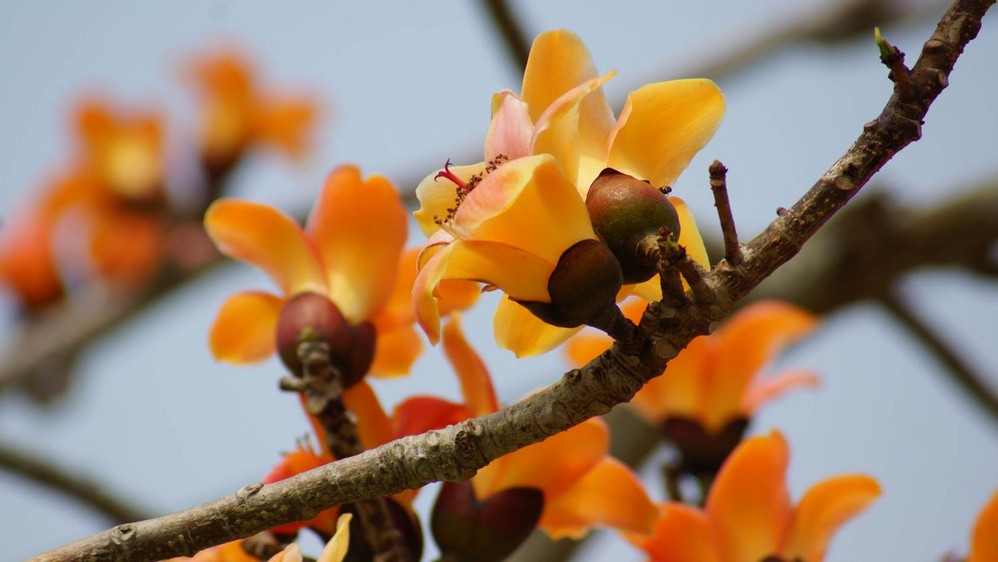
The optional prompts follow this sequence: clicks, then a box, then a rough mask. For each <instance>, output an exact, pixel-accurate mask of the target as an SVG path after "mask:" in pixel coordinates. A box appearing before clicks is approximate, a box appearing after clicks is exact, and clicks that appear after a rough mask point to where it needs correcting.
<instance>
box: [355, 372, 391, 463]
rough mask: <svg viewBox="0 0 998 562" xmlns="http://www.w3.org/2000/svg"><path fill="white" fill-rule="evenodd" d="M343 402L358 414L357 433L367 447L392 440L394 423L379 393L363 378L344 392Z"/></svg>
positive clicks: (371, 447) (373, 446)
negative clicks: (380, 399) (382, 405)
mask: <svg viewBox="0 0 998 562" xmlns="http://www.w3.org/2000/svg"><path fill="white" fill-rule="evenodd" d="M343 404H344V405H345V406H346V407H347V409H348V410H350V411H351V412H353V413H354V415H355V416H357V433H358V434H359V435H360V442H361V444H362V445H363V446H364V448H365V449H373V448H375V447H378V446H380V445H384V444H385V443H388V442H389V441H391V440H392V424H391V421H389V419H388V416H387V415H386V414H385V409H384V408H382V407H381V402H379V401H378V397H377V395H375V394H374V390H372V389H371V386H370V385H369V384H367V382H365V381H363V380H361V381H360V382H358V383H357V384H355V385H353V386H351V387H350V388H348V389H346V390H345V391H344V392H343Z"/></svg>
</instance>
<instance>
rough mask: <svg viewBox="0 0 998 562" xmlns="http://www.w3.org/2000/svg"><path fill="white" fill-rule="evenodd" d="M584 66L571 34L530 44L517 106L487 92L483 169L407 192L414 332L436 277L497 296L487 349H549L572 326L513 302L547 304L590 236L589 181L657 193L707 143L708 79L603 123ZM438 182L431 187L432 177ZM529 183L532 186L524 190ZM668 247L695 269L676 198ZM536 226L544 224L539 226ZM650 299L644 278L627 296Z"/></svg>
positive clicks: (691, 230)
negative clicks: (414, 236)
mask: <svg viewBox="0 0 998 562" xmlns="http://www.w3.org/2000/svg"><path fill="white" fill-rule="evenodd" d="M612 77H613V73H610V74H606V75H603V76H599V75H598V74H597V72H596V67H595V65H594V64H593V61H592V57H591V56H590V54H589V51H588V50H587V49H586V47H585V45H584V44H583V43H582V41H581V40H580V39H579V38H578V37H577V36H576V35H574V34H573V33H571V32H568V31H564V30H558V31H550V32H545V33H542V34H540V35H539V36H538V37H537V39H536V40H535V41H534V44H533V47H532V48H531V51H530V57H529V60H528V62H527V68H526V70H525V72H524V78H523V87H522V96H517V95H515V94H513V93H512V92H510V91H503V92H499V93H497V94H495V95H494V96H493V100H492V124H491V126H490V128H489V132H488V135H487V136H486V139H485V161H484V162H481V163H479V164H474V165H470V166H455V167H453V168H450V167H447V168H445V169H444V170H443V171H441V172H439V173H434V174H431V175H430V176H427V178H426V179H424V180H423V181H422V182H421V183H420V184H419V186H418V187H417V191H416V193H417V196H418V197H419V200H420V204H421V207H420V209H419V210H418V211H417V212H416V213H415V217H416V219H417V220H418V221H419V223H420V226H421V227H422V228H423V231H424V232H425V233H426V234H427V235H428V236H430V237H431V240H430V242H431V244H433V245H445V244H446V247H443V248H438V249H436V250H435V251H434V253H432V254H428V255H427V257H426V259H424V260H423V263H421V265H422V266H423V268H424V270H425V273H421V274H420V280H418V281H417V293H416V294H415V299H416V306H417V309H418V311H419V317H420V324H421V325H422V327H423V328H424V330H425V331H426V332H427V333H428V334H429V335H430V339H431V340H434V341H435V339H436V336H437V332H438V330H439V328H438V315H437V314H436V313H435V311H434V308H433V289H434V287H435V284H436V283H437V282H439V281H440V280H442V279H452V278H465V279H476V280H479V281H485V282H487V283H490V284H492V285H494V286H496V287H498V288H499V289H501V290H503V291H504V292H505V293H506V298H504V299H503V301H502V302H501V304H500V306H499V309H498V311H497V314H496V319H495V334H496V339H497V341H498V342H499V344H500V345H501V346H503V347H505V348H507V349H511V350H513V351H514V352H515V353H516V354H517V355H520V356H522V355H534V354H538V353H543V352H545V351H547V350H550V349H552V348H553V347H555V346H556V345H558V344H559V343H561V342H563V341H564V340H565V339H566V338H568V337H569V336H570V335H571V334H573V333H575V331H576V330H577V328H558V327H554V326H551V325H548V324H545V323H544V322H542V321H541V320H540V319H538V318H537V317H535V316H534V315H533V314H531V313H530V312H529V311H528V310H527V309H525V308H524V307H522V306H520V305H518V304H516V303H515V302H513V300H521V301H528V300H533V301H539V302H551V300H550V299H551V296H550V295H549V294H548V286H547V285H548V278H549V276H550V274H551V272H552V271H553V270H554V267H555V265H556V264H557V263H558V258H559V256H560V255H561V252H562V251H564V250H565V249H567V248H568V247H569V246H571V245H572V244H574V243H575V242H578V241H580V240H585V239H590V238H595V234H594V233H593V231H592V226H591V224H590V223H589V220H588V215H587V214H586V213H585V206H584V204H583V201H584V200H585V198H586V194H587V193H588V190H589V187H590V185H591V184H592V182H593V180H594V179H595V178H596V177H597V175H598V174H599V173H600V171H602V170H603V169H604V168H606V167H612V168H615V169H617V170H619V171H621V172H623V173H626V174H629V175H631V176H633V177H635V178H638V179H639V180H647V181H649V182H650V183H651V185H650V186H649V189H651V188H653V187H659V186H668V185H671V184H672V182H673V181H674V180H675V179H676V177H677V176H678V175H679V173H680V172H681V171H682V170H683V169H684V168H685V167H686V165H687V164H688V163H689V161H690V160H691V159H692V158H693V156H694V155H695V154H696V152H697V151H699V150H700V149H701V148H702V147H703V146H704V145H705V144H706V143H707V141H708V140H709V139H710V138H711V136H712V135H713V133H714V131H715V129H716V128H717V126H718V124H719V123H720V120H721V117H722V116H723V114H724V99H723V97H722V95H721V92H720V91H719V90H718V88H717V86H715V85H714V83H713V82H711V81H709V80H676V81H671V82H659V83H655V84H647V85H645V86H643V87H641V88H639V89H637V90H635V91H634V92H631V94H630V96H628V99H627V102H626V104H625V106H624V109H623V111H622V112H621V114H620V117H619V118H618V119H617V120H616V121H614V118H613V112H612V110H611V109H610V107H609V105H608V104H607V102H606V98H605V96H604V94H603V90H602V84H603V83H604V82H606V81H607V80H609V79H610V78H612ZM441 175H442V176H443V177H445V178H447V179H449V180H451V181H450V182H438V181H437V178H438V176H441ZM535 184H538V185H535ZM672 201H673V203H674V204H675V206H676V210H677V211H678V213H679V218H680V222H681V226H682V228H681V234H680V239H679V242H680V243H681V244H683V245H684V246H685V247H686V248H687V250H688V251H689V252H690V254H691V255H692V256H693V257H694V259H697V260H698V261H700V262H701V263H703V264H706V263H707V261H706V251H705V250H704V248H703V242H702V240H701V239H700V235H699V233H698V231H697V229H696V224H695V222H694V221H693V218H692V215H691V214H690V213H689V211H688V210H687V208H686V206H685V205H684V204H683V203H682V201H680V200H679V199H676V198H672ZM545 223H547V224H545ZM634 290H635V291H636V292H637V293H638V294H639V295H641V296H642V297H643V298H646V299H648V300H657V299H658V298H660V297H661V295H660V291H659V289H658V283H657V281H656V280H655V279H652V280H651V281H650V282H647V283H643V284H641V285H638V286H637V287H636V288H635V289H634Z"/></svg>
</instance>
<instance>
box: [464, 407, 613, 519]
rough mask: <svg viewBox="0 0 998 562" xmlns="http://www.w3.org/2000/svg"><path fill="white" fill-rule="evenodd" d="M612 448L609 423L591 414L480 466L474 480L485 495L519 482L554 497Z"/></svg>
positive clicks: (479, 493)
mask: <svg viewBox="0 0 998 562" xmlns="http://www.w3.org/2000/svg"><path fill="white" fill-rule="evenodd" d="M609 448H610V432H609V431H608V430H607V428H606V424H604V423H603V421H602V420H600V419H599V418H590V419H588V420H586V421H584V422H582V423H581V424H579V425H577V426H575V427H573V428H571V429H569V430H568V431H564V432H562V433H558V434H556V435H553V436H551V437H548V438H547V439H545V440H544V441H541V442H540V443H535V444H533V445H529V446H527V447H524V448H523V449H520V450H519V451H516V452H513V453H510V454H508V455H506V456H504V457H500V458H499V459H497V461H496V462H493V463H492V464H489V465H488V466H486V467H485V468H483V469H481V470H479V471H478V474H477V475H475V477H474V478H473V479H472V481H471V482H472V484H473V485H474V487H475V495H476V496H478V497H479V498H481V499H485V498H488V497H489V496H491V495H492V494H494V493H496V492H499V491H501V490H505V489H506V488H515V487H518V486H527V487H531V488H537V489H539V490H541V491H542V492H544V497H545V498H553V497H556V496H557V495H558V494H561V493H562V492H563V491H565V490H566V489H568V488H569V487H570V486H572V485H573V484H574V483H575V482H576V481H577V480H579V479H580V478H582V477H583V475H585V474H586V473H587V472H589V471H590V470H592V469H593V467H595V466H596V465H597V464H599V462H600V461H601V460H602V459H603V457H605V456H606V454H607V452H608V451H609ZM498 461H502V462H498Z"/></svg>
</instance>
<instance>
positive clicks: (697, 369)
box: [631, 336, 711, 424]
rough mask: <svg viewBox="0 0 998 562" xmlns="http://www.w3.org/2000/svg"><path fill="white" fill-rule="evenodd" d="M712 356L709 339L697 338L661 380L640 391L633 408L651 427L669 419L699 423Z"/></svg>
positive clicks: (667, 368) (670, 362)
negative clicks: (694, 420)
mask: <svg viewBox="0 0 998 562" xmlns="http://www.w3.org/2000/svg"><path fill="white" fill-rule="evenodd" d="M710 353H711V348H710V339H709V337H708V336H700V337H698V338H695V339H694V340H693V341H691V342H690V344H689V345H688V346H686V349H683V350H682V351H680V352H679V355H677V356H675V357H673V358H672V359H671V360H670V361H669V363H668V364H667V365H666V366H665V372H664V373H663V374H662V375H661V376H659V377H656V378H654V379H652V380H650V381H649V382H648V383H647V384H645V386H644V387H643V388H642V389H641V390H639V391H638V393H637V394H636V395H635V396H634V398H633V399H632V400H631V405H632V406H634V407H635V408H637V410H638V411H639V412H640V413H641V414H642V415H643V416H644V417H645V419H647V420H649V421H650V422H651V423H652V424H658V423H660V422H662V421H663V420H665V418H667V417H669V416H684V417H687V418H692V419H699V418H700V410H701V404H702V403H703V400H704V396H703V395H704V390H705V389H704V373H703V371H704V364H705V362H706V361H708V359H709V355H710Z"/></svg>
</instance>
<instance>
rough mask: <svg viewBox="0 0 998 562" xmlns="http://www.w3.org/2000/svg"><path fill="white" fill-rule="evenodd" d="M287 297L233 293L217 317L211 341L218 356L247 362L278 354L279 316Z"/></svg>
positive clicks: (212, 327)
mask: <svg viewBox="0 0 998 562" xmlns="http://www.w3.org/2000/svg"><path fill="white" fill-rule="evenodd" d="M283 304H284V301H283V300H282V299H280V298H278V297H276V296H274V295H271V294H269V293H264V292H260V291H247V292H243V293H236V294H234V295H232V296H231V297H229V299H228V300H227V301H225V303H224V304H222V308H221V309H219V311H218V316H216V317H215V322H214V323H212V325H211V331H210V332H209V335H208V345H209V347H211V353H212V355H214V356H215V359H217V360H219V361H225V362H227V363H235V364H237V365H238V364H245V363H256V362H258V361H263V360H264V359H266V358H268V357H270V356H271V355H273V354H274V349H275V346H276V338H277V318H278V316H279V315H280V312H281V305H283Z"/></svg>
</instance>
